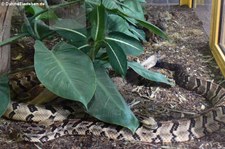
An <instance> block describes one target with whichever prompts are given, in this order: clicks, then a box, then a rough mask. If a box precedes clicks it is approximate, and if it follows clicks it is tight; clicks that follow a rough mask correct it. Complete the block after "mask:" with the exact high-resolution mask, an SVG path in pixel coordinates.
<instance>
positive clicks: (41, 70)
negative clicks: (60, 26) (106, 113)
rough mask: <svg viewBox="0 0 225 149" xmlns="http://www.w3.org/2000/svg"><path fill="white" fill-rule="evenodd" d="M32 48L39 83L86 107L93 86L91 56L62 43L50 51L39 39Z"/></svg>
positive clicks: (93, 73) (94, 80)
mask: <svg viewBox="0 0 225 149" xmlns="http://www.w3.org/2000/svg"><path fill="white" fill-rule="evenodd" d="M34 47H35V55H34V66H35V70H36V73H37V77H38V78H39V80H40V81H41V83H42V84H44V85H45V86H46V87H47V88H48V89H49V90H50V91H52V92H53V93H55V94H56V95H58V96H60V97H63V98H66V99H70V100H74V101H80V102H81V103H83V105H84V106H85V107H87V104H88V103H89V101H90V100H91V98H92V97H93V95H94V92H95V88H96V78H95V71H94V68H93V64H92V61H91V60H90V58H89V57H88V56H87V55H86V54H84V53H83V52H81V51H80V50H78V49H77V48H75V47H74V46H72V45H69V44H66V43H64V42H61V43H59V44H57V45H56V46H55V47H54V48H53V49H52V50H51V51H50V50H48V49H47V47H45V45H44V44H43V43H42V42H41V41H38V40H37V41H36V42H35V45H34ZM84 68H85V69H84Z"/></svg>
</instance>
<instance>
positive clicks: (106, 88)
mask: <svg viewBox="0 0 225 149" xmlns="http://www.w3.org/2000/svg"><path fill="white" fill-rule="evenodd" d="M95 70H96V78H97V87H96V92H95V96H94V98H93V99H92V100H91V102H90V103H89V104H88V110H87V112H88V113H89V114H90V115H92V116H94V117H96V118H97V119H99V120H101V121H104V122H107V123H112V124H116V125H120V126H123V127H127V128H128V129H130V130H131V131H132V132H135V130H136V129H137V128H138V126H139V122H138V120H137V118H136V117H135V115H134V114H133V112H132V111H131V110H130V108H129V107H128V106H127V104H126V102H125V101H124V99H123V97H122V96H121V94H120V93H119V92H118V90H117V88H116V87H115V85H114V84H113V82H112V81H111V79H110V78H109V76H108V75H107V73H106V72H105V69H104V68H102V67H99V66H95Z"/></svg>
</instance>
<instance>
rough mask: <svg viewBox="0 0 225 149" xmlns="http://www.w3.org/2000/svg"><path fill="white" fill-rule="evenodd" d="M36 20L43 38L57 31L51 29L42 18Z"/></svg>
mask: <svg viewBox="0 0 225 149" xmlns="http://www.w3.org/2000/svg"><path fill="white" fill-rule="evenodd" d="M34 21H35V22H36V27H37V32H38V35H39V37H40V38H41V39H43V38H46V37H49V35H51V34H53V33H55V31H54V30H51V29H50V28H49V26H48V25H46V24H45V22H44V21H42V20H34Z"/></svg>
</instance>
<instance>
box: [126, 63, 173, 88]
mask: <svg viewBox="0 0 225 149" xmlns="http://www.w3.org/2000/svg"><path fill="white" fill-rule="evenodd" d="M128 66H129V67H130V68H132V69H133V70H134V71H135V72H136V73H138V74H139V75H140V76H142V77H144V78H145V79H148V80H151V81H155V82H161V83H165V84H168V85H171V86H174V85H175V84H174V83H173V82H171V81H170V80H169V79H168V78H167V77H166V76H164V75H162V74H161V73H157V72H154V71H150V70H147V69H145V68H144V67H143V66H142V65H141V64H139V63H137V62H128Z"/></svg>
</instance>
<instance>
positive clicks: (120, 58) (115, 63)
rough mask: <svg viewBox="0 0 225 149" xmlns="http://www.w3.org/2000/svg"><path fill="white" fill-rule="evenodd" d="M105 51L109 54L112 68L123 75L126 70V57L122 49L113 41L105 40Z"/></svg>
mask: <svg viewBox="0 0 225 149" xmlns="http://www.w3.org/2000/svg"><path fill="white" fill-rule="evenodd" d="M106 51H107V53H108V56H109V62H110V64H111V65H112V67H113V69H114V70H115V71H116V72H117V73H119V74H121V75H123V76H125V75H126V72H127V57H126V55H125V53H124V52H123V49H122V48H121V47H120V46H119V45H117V44H116V43H115V42H112V41H107V42H106Z"/></svg>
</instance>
